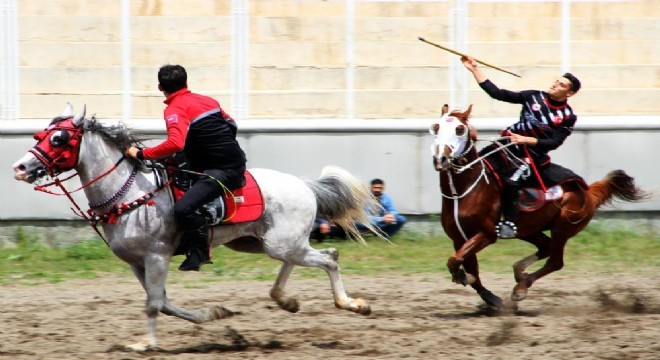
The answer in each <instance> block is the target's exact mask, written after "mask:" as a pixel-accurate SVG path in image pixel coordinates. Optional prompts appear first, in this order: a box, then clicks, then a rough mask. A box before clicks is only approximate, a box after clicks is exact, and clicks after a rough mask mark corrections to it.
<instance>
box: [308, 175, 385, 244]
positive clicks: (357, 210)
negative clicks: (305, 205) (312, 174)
mask: <svg viewBox="0 0 660 360" xmlns="http://www.w3.org/2000/svg"><path fill="white" fill-rule="evenodd" d="M307 186H309V188H310V189H312V192H313V193H314V196H315V197H316V206H317V212H318V214H319V215H321V216H323V217H325V218H326V219H328V220H329V221H331V222H333V223H335V224H336V225H337V226H339V227H341V228H342V229H344V230H345V231H346V233H347V234H348V235H349V237H350V238H351V239H353V240H354V241H356V242H358V243H359V244H361V245H366V241H365V240H364V238H363V237H362V234H361V233H360V230H358V228H357V226H356V223H358V222H359V223H361V224H363V225H364V226H365V227H367V228H368V229H369V230H370V231H372V232H373V233H374V234H376V235H377V236H379V237H381V238H385V237H384V235H383V234H382V232H381V231H380V230H379V229H378V228H376V227H375V226H373V225H371V222H370V219H369V215H368V213H367V211H371V210H376V209H378V208H380V204H379V203H378V200H376V198H374V196H373V195H372V194H371V191H369V189H368V188H367V187H366V186H365V185H364V184H363V183H362V182H361V181H360V180H358V179H357V178H356V177H355V176H353V175H351V174H350V173H349V172H348V171H346V170H344V169H342V168H339V167H336V166H326V167H324V168H323V170H322V171H321V177H320V178H319V179H317V180H314V181H307Z"/></svg>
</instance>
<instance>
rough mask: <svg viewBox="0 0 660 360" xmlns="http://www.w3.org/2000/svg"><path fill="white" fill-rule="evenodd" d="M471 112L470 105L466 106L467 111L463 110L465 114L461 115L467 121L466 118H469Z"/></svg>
mask: <svg viewBox="0 0 660 360" xmlns="http://www.w3.org/2000/svg"><path fill="white" fill-rule="evenodd" d="M471 112H472V104H470V106H468V108H467V110H465V112H464V113H463V115H465V118H466V119H467V118H468V117H470V113H471Z"/></svg>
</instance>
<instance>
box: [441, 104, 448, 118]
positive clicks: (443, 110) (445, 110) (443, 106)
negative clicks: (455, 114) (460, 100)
mask: <svg viewBox="0 0 660 360" xmlns="http://www.w3.org/2000/svg"><path fill="white" fill-rule="evenodd" d="M448 112H449V105H447V104H444V105H442V114H440V116H443V115H445V114H446V113H448Z"/></svg>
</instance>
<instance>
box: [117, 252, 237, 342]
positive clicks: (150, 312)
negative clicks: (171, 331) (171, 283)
mask: <svg viewBox="0 0 660 360" xmlns="http://www.w3.org/2000/svg"><path fill="white" fill-rule="evenodd" d="M169 260H170V258H169V257H165V256H162V255H156V254H151V255H148V256H147V257H146V258H145V265H146V268H145V267H141V266H137V265H131V269H132V270H133V273H134V274H135V277H136V278H137V279H138V281H139V282H140V284H141V285H142V287H143V288H144V290H145V292H146V293H147V303H146V306H145V313H146V314H147V336H145V338H144V339H142V340H140V341H139V342H137V343H135V344H131V345H128V346H127V348H129V349H131V350H134V351H146V350H149V349H152V348H155V347H156V346H157V335H156V334H157V327H156V322H157V318H158V312H162V313H163V314H166V315H171V316H176V317H178V318H181V319H184V320H188V321H191V322H194V323H196V324H200V323H204V322H208V321H212V320H216V319H222V318H226V317H231V316H233V313H232V312H231V311H229V310H227V309H225V308H222V307H218V306H214V307H212V308H211V309H209V310H207V311H188V310H184V309H180V308H178V307H176V306H174V305H172V304H171V303H170V302H169V301H168V299H167V296H166V293H165V280H166V279H167V270H168V266H169Z"/></svg>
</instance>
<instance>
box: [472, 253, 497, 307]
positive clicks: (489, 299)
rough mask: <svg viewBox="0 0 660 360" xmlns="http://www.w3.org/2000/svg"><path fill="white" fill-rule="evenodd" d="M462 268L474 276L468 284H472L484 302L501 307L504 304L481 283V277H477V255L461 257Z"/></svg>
mask: <svg viewBox="0 0 660 360" xmlns="http://www.w3.org/2000/svg"><path fill="white" fill-rule="evenodd" d="M463 268H464V269H465V272H467V273H468V274H471V276H472V277H473V278H474V281H473V282H472V283H471V284H470V286H472V288H473V289H474V290H475V291H476V292H477V294H479V297H480V298H481V299H482V300H483V301H484V302H486V304H487V305H489V306H493V307H496V308H501V307H502V305H503V304H504V302H503V301H502V298H500V297H499V296H497V295H495V294H493V293H492V292H491V291H490V290H488V289H486V287H485V286H483V284H482V283H481V278H480V277H479V260H478V258H477V255H471V256H468V257H466V258H465V259H463Z"/></svg>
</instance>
